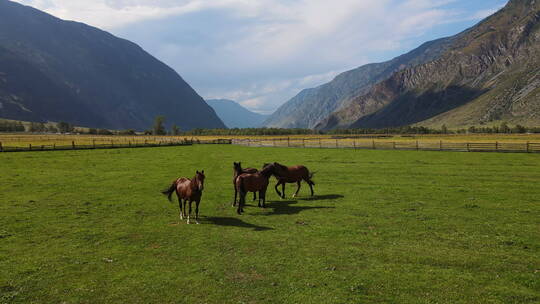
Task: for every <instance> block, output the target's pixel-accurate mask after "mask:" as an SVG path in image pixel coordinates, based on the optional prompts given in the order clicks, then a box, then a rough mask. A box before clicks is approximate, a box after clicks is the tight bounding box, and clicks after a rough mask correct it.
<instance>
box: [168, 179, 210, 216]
mask: <svg viewBox="0 0 540 304" xmlns="http://www.w3.org/2000/svg"><path fill="white" fill-rule="evenodd" d="M204 179H205V176H204V170H202V171H201V172H199V171H197V173H196V174H195V176H194V177H193V178H192V179H188V178H185V177H181V178H178V179H177V180H175V181H173V183H172V184H171V186H170V187H169V188H168V189H167V190H164V191H162V192H161V193H163V194H165V195H167V198H168V199H169V201H171V202H172V199H171V196H172V194H173V192H175V191H176V195H177V196H178V206H179V207H180V219H181V220H182V219H184V217H186V204H187V203H188V202H189V213H188V214H187V223H188V224H189V216H190V215H191V203H192V202H195V223H197V224H198V223H199V222H198V219H199V203H200V202H201V196H202V191H203V190H204ZM182 200H183V205H184V206H183V207H182Z"/></svg>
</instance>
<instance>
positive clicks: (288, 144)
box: [287, 137, 291, 147]
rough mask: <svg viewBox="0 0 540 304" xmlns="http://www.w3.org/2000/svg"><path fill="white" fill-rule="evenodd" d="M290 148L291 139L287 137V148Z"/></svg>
mask: <svg viewBox="0 0 540 304" xmlns="http://www.w3.org/2000/svg"><path fill="white" fill-rule="evenodd" d="M290 146H291V139H290V138H289V137H287V147H290Z"/></svg>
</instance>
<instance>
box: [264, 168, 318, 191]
mask: <svg viewBox="0 0 540 304" xmlns="http://www.w3.org/2000/svg"><path fill="white" fill-rule="evenodd" d="M269 165H273V166H274V172H275V174H274V176H275V177H276V179H277V180H278V183H277V184H276V186H275V189H276V192H277V194H278V195H279V196H280V197H281V198H285V184H286V183H296V184H297V185H298V188H297V189H296V192H295V193H294V194H293V196H292V197H296V196H297V195H298V192H299V191H300V182H301V181H302V180H304V181H305V182H306V183H307V184H308V185H309V189H310V190H311V196H313V186H315V183H314V182H313V181H312V180H311V179H312V178H313V175H314V174H315V173H310V172H309V170H308V168H306V167H305V166H302V165H298V166H292V167H287V166H284V165H282V164H279V163H273V164H264V166H263V167H266V166H269ZM279 185H281V191H282V192H283V193H281V192H279V190H278V187H279Z"/></svg>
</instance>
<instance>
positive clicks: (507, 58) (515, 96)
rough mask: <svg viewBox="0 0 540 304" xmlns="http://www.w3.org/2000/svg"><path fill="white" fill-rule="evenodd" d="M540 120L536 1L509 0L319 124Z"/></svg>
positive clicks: (370, 125)
mask: <svg viewBox="0 0 540 304" xmlns="http://www.w3.org/2000/svg"><path fill="white" fill-rule="evenodd" d="M500 121H506V122H509V123H515V124H518V123H519V124H524V125H540V1H536V0H511V1H509V2H508V4H507V5H506V6H505V7H504V8H503V9H502V10H500V11H499V12H497V13H496V14H494V15H492V16H490V17H488V18H486V19H485V20H484V21H482V22H481V23H479V24H478V25H476V26H474V27H472V28H471V29H468V30H466V31H465V32H463V33H461V34H459V35H457V36H455V37H454V38H453V39H452V40H451V44H450V45H449V46H448V48H447V49H446V50H445V51H444V53H443V54H441V56H439V57H438V58H435V59H434V60H431V61H429V62H426V63H423V64H419V65H416V66H412V67H408V68H405V69H402V70H400V71H398V72H395V73H394V74H393V75H392V76H391V77H389V78H388V79H386V80H383V81H382V82H380V83H378V84H376V85H374V86H372V87H371V88H370V89H369V91H367V92H366V93H365V94H360V95H358V96H357V97H355V98H354V99H353V100H352V101H351V102H350V103H349V104H348V105H347V106H346V107H343V108H341V109H339V110H338V111H336V112H334V113H333V114H331V115H330V116H329V117H327V118H326V119H324V120H323V121H321V122H320V123H319V124H318V125H317V129H322V130H326V129H332V128H384V127H397V126H404V125H409V124H418V125H424V126H431V127H438V126H441V125H443V124H445V125H447V126H448V127H459V126H467V125H473V124H476V125H478V124H493V123H497V122H500Z"/></svg>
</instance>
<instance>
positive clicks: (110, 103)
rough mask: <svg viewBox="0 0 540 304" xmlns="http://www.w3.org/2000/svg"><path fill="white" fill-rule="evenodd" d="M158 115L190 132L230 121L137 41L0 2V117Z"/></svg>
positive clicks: (117, 124) (140, 124) (76, 119)
mask: <svg viewBox="0 0 540 304" xmlns="http://www.w3.org/2000/svg"><path fill="white" fill-rule="evenodd" d="M157 115H164V116H166V119H167V123H168V124H169V125H170V124H173V123H175V124H176V125H178V126H180V127H181V128H182V129H184V130H188V129H192V128H223V127H225V125H224V124H223V122H222V121H221V120H220V119H219V118H218V116H217V115H216V113H215V112H214V110H213V109H212V108H211V107H210V106H208V105H207V104H206V103H205V102H204V100H203V99H202V98H201V97H200V96H199V95H198V94H197V93H196V92H195V91H194V90H193V89H192V88H191V87H190V86H189V85H188V84H187V83H186V82H185V81H184V80H183V79H182V78H181V77H180V76H179V75H178V74H177V73H176V72H175V71H174V70H173V69H171V68H170V67H168V66H167V65H165V64H163V63H162V62H160V61H158V60H157V59H156V58H154V57H152V56H151V55H149V54H148V53H146V52H145V51H144V50H143V49H141V48H140V47H139V46H137V45H136V44H134V43H132V42H129V41H127V40H123V39H119V38H117V37H115V36H113V35H111V34H109V33H107V32H104V31H101V30H99V29H97V28H93V27H90V26H87V25H85V24H82V23H77V22H70V21H64V20H60V19H58V18H55V17H53V16H51V15H48V14H46V13H43V12H41V11H39V10H36V9H33V8H31V7H27V6H23V5H20V4H17V3H14V2H11V1H7V0H0V117H2V118H10V119H18V120H27V121H47V120H51V121H67V122H70V123H72V124H76V125H81V126H87V127H99V128H111V129H129V128H131V129H137V130H142V129H145V128H149V127H150V126H151V125H152V121H153V119H154V117H155V116H157Z"/></svg>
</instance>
